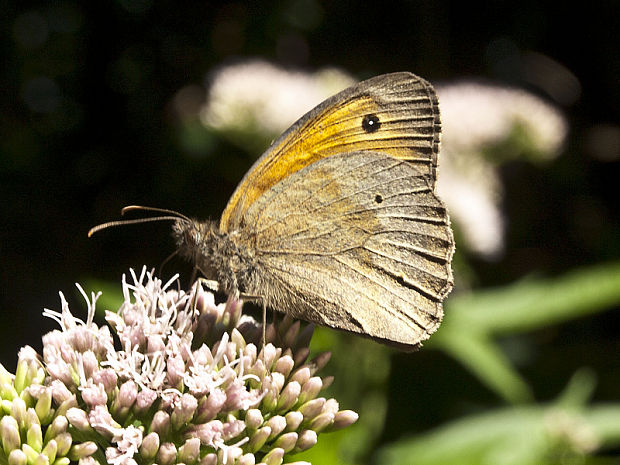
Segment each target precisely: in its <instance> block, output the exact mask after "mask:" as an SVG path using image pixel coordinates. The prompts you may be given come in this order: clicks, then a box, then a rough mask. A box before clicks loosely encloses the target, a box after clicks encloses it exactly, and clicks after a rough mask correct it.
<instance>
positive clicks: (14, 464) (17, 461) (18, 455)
mask: <svg viewBox="0 0 620 465" xmlns="http://www.w3.org/2000/svg"><path fill="white" fill-rule="evenodd" d="M27 463H28V458H27V457H26V454H25V453H24V451H23V450H21V449H14V450H12V451H11V453H10V454H9V465H26V464H27Z"/></svg>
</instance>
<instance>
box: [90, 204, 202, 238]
mask: <svg viewBox="0 0 620 465" xmlns="http://www.w3.org/2000/svg"><path fill="white" fill-rule="evenodd" d="M132 210H142V211H151V212H157V213H165V215H164V216H154V217H151V218H136V219H134V220H119V221H108V222H107V223H103V224H99V225H97V226H95V227H94V228H91V229H90V231H88V237H91V236H92V235H93V234H95V233H96V232H99V231H101V230H102V229H107V228H112V227H115V226H125V225H128V224H140V223H151V222H153V221H176V220H178V219H183V220H185V221H189V222H191V220H190V219H189V218H188V217H187V216H185V215H183V214H182V213H179V212H175V211H174V210H168V209H166V208H156V207H144V206H141V205H129V206H127V207H125V208H123V209H122V210H121V215H124V214H125V213H127V212H129V211H132Z"/></svg>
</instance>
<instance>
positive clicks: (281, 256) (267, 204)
mask: <svg viewBox="0 0 620 465" xmlns="http://www.w3.org/2000/svg"><path fill="white" fill-rule="evenodd" d="M440 132H441V123H440V119H439V108H438V103H437V97H436V95H435V92H434V90H433V88H432V86H431V85H430V84H429V83H428V82H426V81H425V80H423V79H421V78H419V77H417V76H415V75H413V74H411V73H393V74H385V75H381V76H377V77H374V78H372V79H369V80H367V81H363V82H361V83H359V84H357V85H354V86H352V87H349V88H348V89H345V90H344V91H342V92H340V93H338V94H336V95H334V96H333V97H331V98H329V99H327V100H326V101H324V102H323V103H321V104H320V105H319V106H317V107H316V108H314V109H313V110H311V111H310V112H309V113H307V114H306V115H304V116H303V117H301V118H300V119H299V120H298V121H297V122H296V123H294V124H293V125H292V126H291V127H290V128H289V129H288V130H287V131H286V132H285V133H284V134H282V136H280V137H279V138H278V139H277V140H276V141H275V142H274V143H273V144H272V145H271V147H270V148H269V149H268V150H267V151H266V152H265V153H264V154H263V155H262V156H261V157H260V158H259V159H258V160H257V161H256V163H255V164H254V165H253V166H252V168H251V169H250V171H249V172H248V173H247V174H246V175H245V177H244V178H243V179H242V181H241V182H240V184H239V185H238V186H237V189H236V190H235V192H234V193H233V195H232V197H231V199H230V201H229V202H228V205H227V206H226V209H225V210H224V213H223V214H222V218H221V219H220V221H219V224H218V223H217V222H214V221H205V222H198V221H195V220H191V219H189V218H186V217H183V216H182V215H180V217H176V218H174V219H175V223H174V226H173V235H174V237H175V239H176V242H177V244H178V247H179V250H180V252H181V254H182V255H183V256H185V257H186V258H188V259H189V260H191V261H192V262H193V263H194V265H195V266H196V267H197V268H198V269H199V270H200V272H201V273H203V274H204V276H205V278H207V279H209V280H214V281H217V283H219V288H220V290H221V291H223V292H224V293H226V294H228V295H231V294H232V295H239V294H242V295H248V296H254V297H256V298H257V299H258V300H262V303H263V306H266V307H269V308H272V309H274V310H277V311H280V312H284V313H287V314H289V315H291V316H293V317H295V318H299V319H303V320H306V321H310V322H313V323H316V324H319V325H323V326H329V327H331V328H336V329H341V330H345V331H350V332H353V333H358V334H361V335H363V336H366V337H370V338H372V339H375V340H377V341H379V342H382V343H385V344H388V345H391V346H395V347H398V348H400V349H402V350H413V349H415V348H417V347H419V345H420V343H421V342H422V341H424V340H426V339H428V337H429V336H430V335H431V334H432V333H433V332H434V331H435V330H436V329H437V327H438V326H439V324H440V322H441V319H442V316H443V310H442V301H443V300H444V298H445V297H446V295H447V294H448V293H449V292H450V290H451V289H452V283H453V280H452V270H451V266H450V262H451V259H452V254H453V252H454V240H453V236H452V231H451V229H450V220H449V218H448V214H447V212H446V208H445V206H444V204H443V203H442V202H441V200H439V199H438V198H437V196H436V194H435V189H434V188H435V180H436V169H437V156H438V152H439V136H440ZM102 226H105V225H102ZM92 232H94V231H91V233H92Z"/></svg>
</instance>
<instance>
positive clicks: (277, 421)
mask: <svg viewBox="0 0 620 465" xmlns="http://www.w3.org/2000/svg"><path fill="white" fill-rule="evenodd" d="M267 426H269V427H270V428H271V434H270V435H269V439H273V438H275V437H276V436H278V435H279V434H280V433H281V432H282V431H284V428H286V418H284V417H283V416H281V415H275V416H273V417H271V418H270V419H269V420H268V421H267Z"/></svg>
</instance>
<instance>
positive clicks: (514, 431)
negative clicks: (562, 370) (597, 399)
mask: <svg viewBox="0 0 620 465" xmlns="http://www.w3.org/2000/svg"><path fill="white" fill-rule="evenodd" d="M583 382H585V381H584V380H583V379H582V380H581V381H579V380H578V381H577V382H576V384H580V383H583ZM577 389H579V388H577ZM618 445H620V404H609V405H597V406H593V407H589V408H588V409H584V410H583V412H582V411H580V410H575V409H573V408H568V409H567V408H563V407H561V406H560V405H559V404H557V403H554V404H552V405H531V406H521V407H511V408H506V409H501V410H496V411H493V412H490V413H484V414H481V415H475V416H470V417H468V418H464V419H460V420H456V421H454V422H452V423H449V424H447V425H446V426H442V427H440V428H437V429H435V430H434V431H431V432H429V433H425V434H422V435H418V436H415V437H411V438H407V439H403V440H401V441H398V442H396V443H393V444H391V445H389V446H386V447H384V448H383V449H381V450H380V451H379V453H378V454H377V460H376V461H375V463H378V464H381V465H391V464H398V465H407V464H412V465H413V464H415V465H440V464H441V465H450V464H455V465H474V464H477V465H479V464H493V465H537V464H539V465H551V464H559V463H566V464H569V463H583V462H575V460H583V457H584V456H585V455H588V454H590V453H593V452H595V451H596V450H599V449H600V448H605V447H618Z"/></svg>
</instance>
